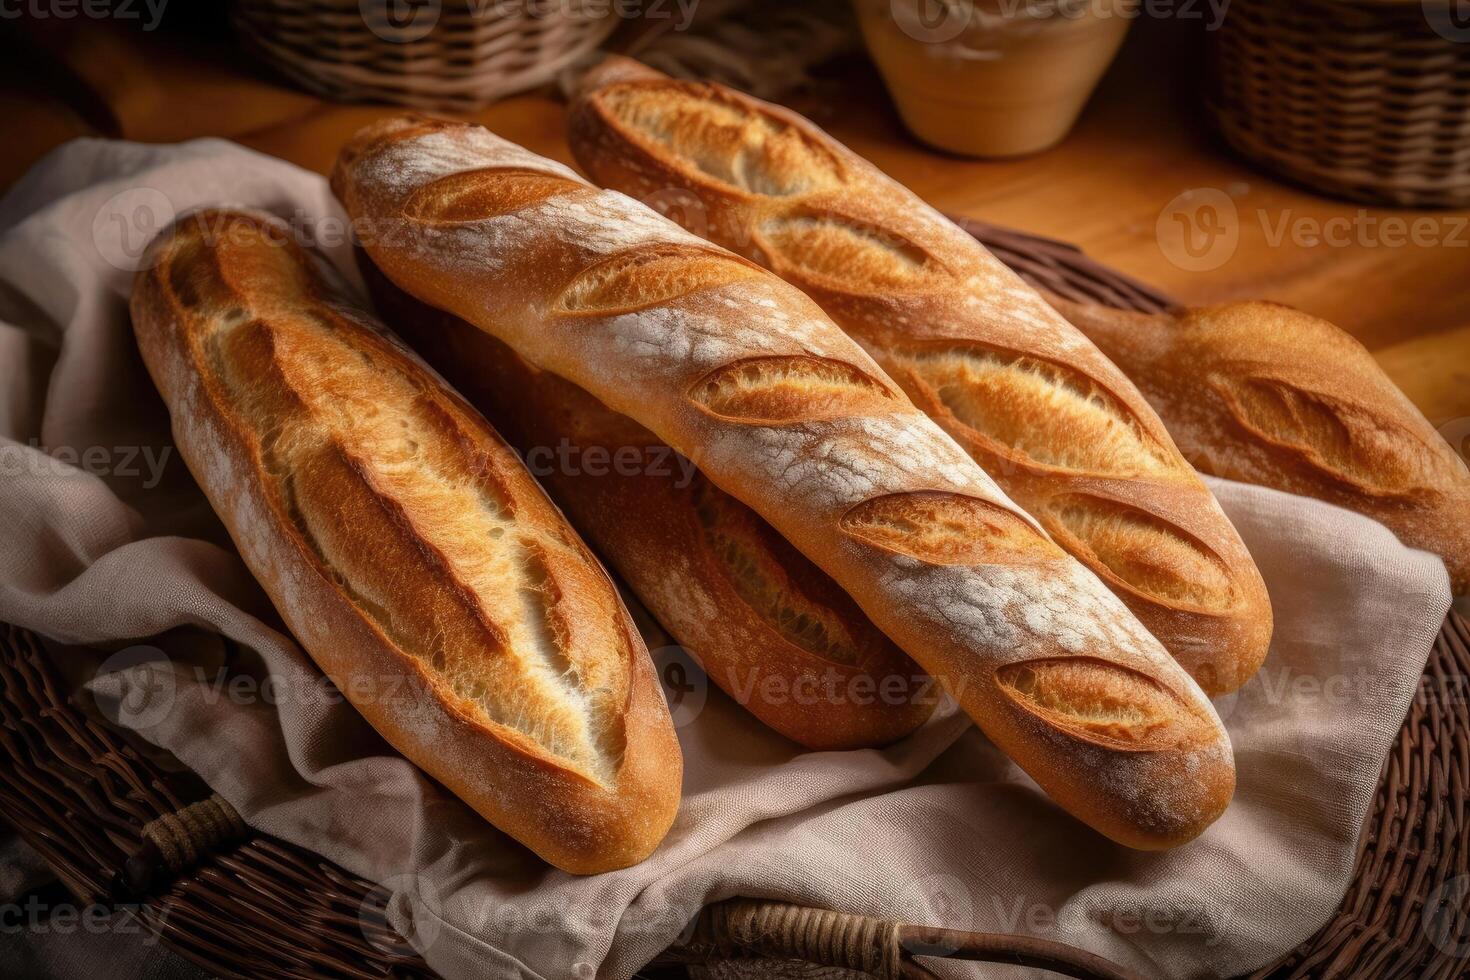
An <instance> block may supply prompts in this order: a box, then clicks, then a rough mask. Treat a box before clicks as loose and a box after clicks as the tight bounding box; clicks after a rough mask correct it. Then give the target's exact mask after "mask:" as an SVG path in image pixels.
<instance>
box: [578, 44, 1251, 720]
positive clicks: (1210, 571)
mask: <svg viewBox="0 0 1470 980" xmlns="http://www.w3.org/2000/svg"><path fill="white" fill-rule="evenodd" d="M568 139H569V142H570V144H571V148H572V152H573V154H574V155H575V156H576V158H577V161H578V162H579V163H580V164H581V165H582V168H583V170H584V171H586V172H587V174H588V175H589V176H591V178H592V179H593V181H594V182H596V183H599V184H601V185H603V186H605V187H609V188H612V189H614V190H618V191H623V192H624V193H627V194H630V195H632V196H634V197H637V198H640V199H642V200H645V201H651V202H654V203H656V204H658V205H661V209H662V210H665V211H667V212H668V213H669V214H670V215H672V216H674V217H676V218H677V219H678V220H679V221H680V222H681V223H683V224H684V225H685V226H686V227H687V228H689V229H690V230H692V231H694V232H696V233H697V234H701V235H703V236H705V237H707V238H709V239H710V240H711V241H714V242H715V243H717V244H719V245H723V246H725V247H726V248H729V249H731V250H732V251H734V252H737V253H739V254H740V255H743V256H745V257H747V258H749V259H752V260H754V261H756V262H759V263H761V264H762V265H764V266H767V267H768V268H770V269H772V270H773V271H775V272H776V273H777V274H778V275H780V276H781V277H782V278H784V279H786V280H787V281H788V282H791V283H792V284H793V285H795V286H797V287H798V288H800V289H801V290H803V291H804V292H805V293H807V295H809V296H811V297H812V298H813V299H815V300H816V301H817V302H818V303H819V304H820V305H821V306H822V308H823V309H824V310H825V311H826V312H827V313H828V315H830V316H831V317H832V319H833V320H835V321H836V322H837V323H838V325H839V326H841V327H842V328H843V329H844V330H846V331H847V332H848V333H849V334H850V335H851V336H852V337H853V338H854V339H855V340H857V341H858V342H859V343H860V344H862V346H863V347H864V348H865V349H866V350H867V351H868V353H869V354H871V355H872V356H873V358H874V360H876V361H877V362H878V364H879V365H881V366H882V367H883V369H884V370H885V371H887V372H888V374H889V376H891V377H892V378H893V379H894V380H896V381H897V382H898V383H899V384H900V385H901V386H902V387H903V389H904V391H905V392H906V393H907V394H908V396H909V397H910V398H911V399H912V400H913V401H914V403H915V404H916V405H918V406H919V407H920V408H921V409H923V410H924V411H925V412H927V413H928V414H929V415H930V416H931V417H932V418H933V419H934V420H935V421H937V422H938V423H939V424H940V425H941V426H943V427H944V428H945V430H946V431H948V432H949V434H950V435H951V436H953V437H954V438H955V440H956V441H958V442H959V443H960V445H961V446H963V447H964V448H965V449H966V450H967V451H968V452H969V453H970V454H971V455H972V456H974V457H975V459H976V461H978V462H979V463H980V465H981V466H983V467H984V468H985V471H986V472H987V473H989V474H990V475H991V476H992V477H994V478H995V479H996V481H997V482H998V483H999V484H1000V485H1001V487H1002V488H1003V489H1004V490H1005V492H1006V493H1007V494H1008V495H1009V496H1010V497H1011V498H1012V499H1013V500H1015V501H1016V503H1018V504H1020V505H1021V507H1022V508H1024V509H1025V510H1026V511H1028V512H1029V513H1030V514H1031V515H1032V516H1034V517H1035V518H1036V519H1037V520H1038V521H1039V522H1040V523H1041V525H1042V526H1043V527H1044V528H1045V529H1046V530H1047V531H1048V532H1049V533H1050V534H1051V536H1052V538H1053V539H1054V540H1055V541H1056V542H1057V543H1058V544H1060V545H1061V546H1062V547H1063V548H1065V549H1066V550H1067V551H1069V552H1070V553H1071V554H1073V555H1074V556H1075V557H1077V558H1078V559H1079V560H1081V561H1082V562H1083V563H1084V564H1086V565H1087V566H1088V567H1089V568H1090V569H1091V570H1092V571H1093V572H1094V573H1095V574H1096V575H1097V576H1098V577H1099V578H1101V579H1102V580H1103V582H1104V583H1106V584H1107V585H1108V586H1109V587H1110V588H1111V589H1112V590H1113V591H1114V592H1115V593H1116V594H1117V595H1118V596H1119V597H1120V598H1121V599H1122V600H1123V601H1124V602H1125V603H1127V605H1128V607H1129V608H1130V609H1132V610H1133V612H1134V614H1135V615H1137V616H1138V618H1139V619H1140V620H1142V622H1143V624H1144V625H1145V626H1147V627H1148V628H1149V629H1150V630H1151V631H1152V632H1153V634H1154V635H1155V636H1156V637H1158V638H1159V640H1160V641H1162V642H1163V644H1164V646H1165V648H1167V649H1168V650H1169V652H1170V653H1172V654H1173V655H1174V657H1175V658H1176V659H1177V660H1178V661H1179V662H1180V663H1181V664H1183V665H1184V667H1185V669H1187V670H1188V671H1189V672H1190V674H1192V675H1193V676H1194V678H1195V680H1197V681H1198V682H1199V683H1200V685H1201V686H1202V687H1203V688H1204V689H1205V691H1206V692H1207V693H1210V694H1221V693H1225V692H1228V691H1233V690H1235V689H1236V688H1238V687H1239V686H1240V685H1241V684H1243V683H1245V681H1246V680H1247V679H1248V678H1249V677H1250V676H1251V675H1252V674H1254V673H1255V672H1256V669H1257V668H1258V667H1259V666H1260V664H1261V661H1262V660H1263V659H1264V658H1265V655H1266V650H1267V647H1268V646H1269V644H1270V638H1271V605H1270V601H1269V599H1268V598H1267V596H1266V589H1265V585H1264V584H1263V582H1262V581H1261V577H1260V573H1259V572H1258V571H1257V570H1256V567H1255V564H1254V563H1253V562H1252V561H1251V557H1250V555H1249V553H1248V552H1247V551H1246V548H1245V546H1244V544H1243V543H1242V542H1241V540H1240V537H1239V535H1237V534H1236V532H1235V528H1234V527H1233V526H1231V524H1230V521H1229V519H1228V518H1226V516H1225V514H1224V512H1223V511H1221V509H1220V507H1219V505H1218V504H1217V503H1216V502H1215V499H1214V497H1213V496H1212V495H1211V493H1210V491H1209V489H1208V488H1207V487H1206V486H1205V485H1204V483H1203V482H1202V481H1201V480H1200V479H1199V476H1198V475H1197V474H1196V473H1195V472H1194V470H1193V469H1191V468H1190V466H1189V465H1188V463H1187V462H1185V460H1184V459H1183V458H1182V457H1181V456H1180V454H1179V452H1178V450H1177V449H1176V448H1175V446H1174V443H1173V442H1172V441H1171V440H1170V438H1169V434H1168V432H1167V431H1166V430H1165V428H1164V426H1163V424H1162V423H1161V422H1160V421H1159V419H1158V417H1157V416H1156V415H1155V414H1154V412H1153V410H1152V409H1150V407H1149V405H1148V402H1147V401H1146V400H1145V399H1144V397H1143V396H1142V395H1141V394H1139V392H1138V390H1137V389H1136V388H1134V386H1133V385H1132V384H1130V383H1129V381H1128V379H1127V378H1126V377H1124V375H1123V373H1122V372H1120V371H1119V370H1118V369H1117V368H1116V367H1115V366H1114V365H1113V364H1112V363H1111V362H1109V361H1108V359H1107V358H1106V357H1104V356H1103V354H1102V353H1101V352H1099V351H1098V349H1097V348H1096V347H1095V346H1093V345H1092V344H1091V343H1089V342H1088V341H1087V338H1086V337H1084V336H1083V335H1082V334H1080V333H1078V331H1076V330H1075V329H1073V328H1072V327H1071V326H1070V325H1068V324H1067V322H1066V321H1065V320H1064V319H1062V318H1061V317H1059V316H1057V315H1056V313H1055V312H1054V311H1052V310H1051V309H1050V308H1049V307H1048V306H1047V305H1046V303H1045V302H1044V301H1043V300H1042V298H1041V297H1040V296H1039V295H1038V294H1037V293H1036V292H1035V291H1034V290H1032V289H1031V288H1030V287H1028V286H1027V285H1025V284H1024V283H1023V282H1022V281H1021V280H1020V279H1019V278H1018V277H1017V276H1016V275H1015V274H1014V273H1013V272H1011V271H1010V270H1009V269H1008V268H1006V266H1005V265H1004V264H1002V263H1001V262H1000V261H999V260H998V259H996V258H995V257H994V256H992V255H991V254H990V253H989V252H988V251H986V249H985V248H984V247H982V246H981V245H980V244H979V243H977V242H976V241H975V240H974V239H973V238H971V237H970V236H969V235H966V234H965V233H964V232H963V231H961V230H960V229H959V228H957V227H956V226H955V225H954V224H953V223H952V222H950V221H948V220H947V219H945V218H944V217H943V216H941V215H940V214H938V213H937V212H935V211H934V210H933V209H932V208H930V207H928V206H927V205H926V204H924V203H923V202H922V201H920V200H919V199H918V198H917V197H916V196H915V195H914V194H912V193H911V192H910V191H908V190H907V189H906V188H904V187H902V186H900V185H899V184H897V183H896V182H894V181H893V180H891V179H889V178H888V177H887V176H885V175H884V174H882V173H881V172H879V171H878V170H877V168H875V167H873V166H872V165H871V164H869V163H868V162H867V161H865V160H863V159H862V158H861V157H859V156H857V155H856V154H855V153H853V152H852V151H851V150H849V149H847V147H845V146H843V145H842V144H840V143H838V142H837V141H836V140H834V139H832V138H831V137H829V136H828V135H827V134H826V133H824V132H822V131H821V130H820V129H818V128H817V127H816V126H814V125H813V124H812V123H810V122H809V121H807V120H806V119H804V118H802V117H801V116H798V115H796V114H795V113H792V112H789V111H787V110H784V109H781V108H779V107H777V106H773V105H770V104H769V103H765V102H761V101H759V100H757V99H753V98H750V97H748V96H745V95H742V94H740V93H738V92H734V91H731V90H729V89H726V88H724V87H722V86H719V85H709V84H699V83H692V82H683V81H678V80H675V79H672V78H669V77H668V76H666V75H663V74H662V73H660V72H656V71H653V70H652V69H649V68H646V67H644V66H642V65H639V64H638V63H637V62H634V61H630V60H628V59H626V58H616V57H614V58H609V59H607V60H606V61H604V62H603V63H602V64H600V65H598V66H597V67H596V68H594V69H593V70H592V71H591V72H589V73H588V74H587V75H586V77H585V78H584V79H583V83H582V89H581V93H580V95H579V97H578V98H577V99H575V100H574V102H573V105H572V108H571V112H570V115H569V116H568Z"/></svg>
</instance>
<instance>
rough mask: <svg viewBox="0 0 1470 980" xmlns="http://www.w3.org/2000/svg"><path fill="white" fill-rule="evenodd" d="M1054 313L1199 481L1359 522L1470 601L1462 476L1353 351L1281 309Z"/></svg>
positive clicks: (1397, 394)
mask: <svg viewBox="0 0 1470 980" xmlns="http://www.w3.org/2000/svg"><path fill="white" fill-rule="evenodd" d="M1051 303H1052V305H1053V306H1055V307H1056V308H1057V309H1058V310H1059V311H1060V312H1061V313H1062V314H1063V315H1064V316H1066V317H1067V319H1069V320H1071V321H1072V322H1073V323H1074V324H1076V325H1077V327H1078V328H1079V329H1081V330H1082V331H1083V332H1084V333H1086V334H1087V335H1088V336H1089V337H1091V338H1092V340H1093V342H1094V343H1096V344H1097V345H1098V346H1099V347H1101V348H1102V349H1103V350H1104V351H1105V352H1106V353H1107V355H1108V356H1109V357H1111V358H1112V359H1113V360H1115V361H1117V362H1118V364H1119V365H1120V366H1121V367H1122V368H1123V370H1125V371H1127V372H1128V376H1129V377H1130V378H1132V379H1133V381H1134V382H1135V383H1136V384H1137V385H1138V387H1139V388H1140V389H1142V391H1143V393H1144V395H1145V396H1146V397H1147V398H1148V400H1149V402H1150V403H1151V404H1152V405H1153V406H1154V408H1155V409H1156V410H1157V411H1158V413H1159V415H1160V416H1161V417H1162V418H1163V419H1164V423H1165V424H1166V425H1167V426H1168V427H1169V432H1170V433H1171V434H1172V435H1173V436H1174V440H1175V441H1176V442H1177V443H1178V444H1179V447H1180V449H1181V450H1183V452H1184V454H1185V456H1186V457H1187V458H1188V459H1189V460H1190V462H1192V463H1193V464H1194V465H1195V466H1196V467H1197V468H1198V469H1200V470H1201V471H1203V472H1205V473H1212V474H1214V475H1216V476H1221V477H1225V478H1227V479H1231V480H1241V481H1244V482H1246V483H1258V484H1260V485H1262V486H1267V487H1274V488H1275V489H1277V490H1285V491H1286V492H1287V493H1295V494H1301V495H1303V496H1307V497H1315V498H1317V499H1318V500H1325V501H1327V502H1328V503H1332V504H1336V505H1337V506H1339V507H1345V508H1347V509H1348V510H1353V511H1357V512H1358V513H1360V514H1366V515H1367V516H1369V517H1372V518H1373V519H1375V520H1377V521H1379V522H1381V523H1382V524H1384V525H1386V526H1387V527H1388V528H1389V529H1390V530H1392V531H1393V532H1394V533H1395V534H1397V535H1398V536H1399V539H1400V540H1402V541H1403V542H1404V543H1405V544H1407V545H1409V546H1411V547H1414V548H1422V549H1424V550H1425V551H1432V552H1434V553H1435V554H1437V555H1439V556H1440V557H1441V558H1443V559H1444V562H1445V565H1446V566H1447V567H1448V569H1449V573H1450V580H1451V583H1452V585H1453V587H1454V591H1455V593H1456V594H1457V595H1463V594H1465V593H1467V592H1470V472H1467V469H1466V466H1465V461H1464V459H1462V458H1461V457H1460V456H1459V455H1457V454H1456V453H1455V451H1454V450H1453V449H1452V448H1451V447H1450V446H1449V445H1448V444H1447V443H1446V442H1445V440H1444V439H1443V438H1442V437H1441V436H1440V434H1439V433H1438V432H1436V431H1435V429H1434V426H1433V425H1431V424H1430V423H1429V420H1428V419H1426V418H1425V417H1424V416H1423V415H1422V414H1421V413H1420V412H1419V410H1418V409H1417V408H1415V407H1414V404H1413V402H1411V401H1409V399H1408V398H1407V397H1405V396H1404V393H1403V392H1402V391H1400V390H1399V389H1398V387H1397V386H1395V385H1394V383H1393V382H1392V381H1391V380H1389V378H1388V375H1386V374H1384V373H1383V369H1382V368H1380V367H1379V366H1378V362H1377V361H1375V360H1374V359H1373V355H1372V354H1370V353H1369V352H1368V350H1367V348H1365V347H1364V346H1363V345H1362V344H1360V343H1358V342H1357V341H1356V340H1354V339H1353V338H1352V337H1351V336H1349V335H1348V334H1347V333H1345V332H1344V331H1342V330H1340V329H1339V328H1337V327H1335V326H1333V325H1332V324H1331V323H1328V322H1327V321H1326V320H1322V319H1319V318H1318V317H1314V316H1310V315H1308V314H1306V313H1303V312H1301V311H1300V310H1294V309H1292V308H1291V307H1289V306H1282V305H1280V304H1277V303H1266V302H1244V303H1229V304H1226V305H1223V306H1213V307H1206V308H1203V309H1188V310H1179V311H1175V312H1172V313H1159V314H1142V313H1125V312H1121V311H1118V310H1111V309H1107V308H1105V307H1100V306H1093V305H1090V304H1083V303H1074V302H1069V301H1067V300H1062V299H1059V298H1052V299H1051Z"/></svg>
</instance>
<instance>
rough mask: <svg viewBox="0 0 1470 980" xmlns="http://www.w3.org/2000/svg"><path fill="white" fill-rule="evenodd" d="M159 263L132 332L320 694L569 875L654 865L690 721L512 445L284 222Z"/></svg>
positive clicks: (222, 229)
mask: <svg viewBox="0 0 1470 980" xmlns="http://www.w3.org/2000/svg"><path fill="white" fill-rule="evenodd" d="M152 248H153V249H154V250H155V251H154V252H153V257H154V258H155V259H156V261H151V262H150V267H148V268H146V269H145V271H143V272H141V273H139V275H138V277H137V280H136V282H135V284H134V289H133V296H132V302H131V309H132V316H133V325H134V330H135V332H136V334H137V339H138V346H139V348H140V350H141V351H142V354H143V360H144V362H145V363H146V364H147V367H148V371H149V373H150V374H151V375H152V377H153V380H154V383H155V384H156V385H157V386H158V390H159V392H160V393H161V394H162V395H163V399H164V401H165V403H167V405H168V408H169V413H170V416H171V417H172V422H173V432H174V438H175V441H176V442H177V443H178V447H179V452H180V454H181V455H182V456H183V457H184V459H185V460H186V461H187V463H188V465H189V469H190V471H191V472H192V473H193V474H194V477H195V479H196V480H197V481H198V482H199V485H200V487H201V488H203V490H204V492H205V494H206V496H208V498H209V501H210V503H211V504H212V505H213V506H214V509H215V511H216V512H217V513H218V514H219V516H220V518H221V519H222V520H223V521H224V523H225V526H226V527H227V528H228V529H229V532H230V535H231V537H232V538H233V539H234V541H235V544H236V546H237V547H238V548H239V550H240V554H241V556H242V557H243V558H244V560H245V563H246V565H247V566H249V568H250V570H251V571H252V572H253V573H254V574H255V576H256V578H258V579H259V580H260V583H261V585H262V586H263V587H264V588H265V590H266V592H267V593H269V595H270V597H271V599H272V601H273V602H274V603H275V606H276V608H277V609H278V610H279V611H280V613H281V616H282V618H283V619H284V620H285V622H286V624H287V625H288V626H289V627H290V628H291V630H292V632H294V633H295V635H296V636H297V638H298V639H299V640H300V641H301V644H302V646H303V647H305V649H306V650H307V652H308V653H309V654H310V655H311V656H312V658H313V659H314V660H316V662H317V664H318V665H319V666H320V667H321V668H322V670H323V672H325V673H326V675H327V676H328V677H330V678H331V680H332V681H333V682H334V683H335V684H336V685H337V687H338V688H339V689H340V690H341V691H342V692H343V693H344V694H345V695H346V696H347V698H348V699H349V700H350V701H351V702H352V704H353V705H354V706H355V707H356V708H357V709H358V711H360V712H361V713H362V715H363V716H364V717H365V718H366V719H367V720H368V722H369V723H371V724H372V726H373V727H374V728H376V729H377V730H378V732H379V733H380V734H382V736H383V737H384V738H385V739H387V740H388V741H389V742H390V743H391V744H392V745H393V746H394V747H395V748H397V749H398V750H399V751H400V752H402V753H403V754H404V755H405V756H407V757H408V758H409V759H410V760H411V761H413V762H414V763H415V764H417V765H418V766H419V767H420V768H421V769H423V770H424V771H425V772H427V773H429V774H430V775H432V776H433V777H434V778H436V779H438V780H439V781H440V782H441V783H443V784H444V785H445V786H447V787H448V788H449V789H450V790H452V791H453V792H454V793H455V794H457V795H458V796H459V797H460V798H461V799H463V800H464V801H465V802H466V803H468V804H469V805H470V806H471V807H473V808H474V809H475V810H477V811H478V812H479V813H480V814H482V815H483V816H484V817H485V818H486V819H487V820H489V821H490V822H491V823H492V824H494V825H495V826H497V827H499V828H500V829H501V830H503V831H505V832H506V833H507V834H510V835H511V836H512V837H514V838H516V839H517V840H519V841H521V842H522V843H524V844H525V845H526V846H527V847H529V848H531V850H533V851H535V852H536V853H537V854H539V855H540V856H541V857H543V858H544V859H545V860H547V861H549V862H550V863H552V864H554V865H556V866H557V867H560V868H563V869H565V870H567V871H572V872H576V873H584V874H585V873H593V872H598V871H606V870H611V869H613V868H619V867H623V866H626V865H629V864H632V863H634V862H636V861H639V860H641V859H642V858H643V857H645V856H646V855H647V854H648V853H649V852H651V851H652V850H653V848H654V847H655V846H656V845H657V844H658V842H659V841H660V840H661V839H662V838H663V836H664V833H665V832H666V831H667V830H668V827H669V825H670V823H671V822H672V820H673V818H674V813H675V810H676V809H677V807H678V802H679V786H680V772H681V767H682V764H681V759H680V755H679V749H678V743H677V741H676V740H675V738H674V732H673V725H672V722H671V720H670V718H669V714H668V708H667V706H666V705H665V704H664V700H663V696H662V692H661V691H660V690H659V687H658V682H657V678H656V677H655V675H654V672H653V667H652V663H651V661H650V660H649V658H648V656H647V651H646V650H645V649H644V647H643V644H642V641H641V639H640V638H639V636H638V634H637V632H636V631H635V630H634V628H633V624H632V621H631V619H630V618H629V616H628V613H627V610H626V609H624V607H623V605H622V603H621V601H620V600H619V598H618V596H617V593H616V591H615V589H614V586H613V584H612V581H611V580H610V579H609V577H608V576H607V573H606V572H605V571H604V570H603V569H602V567H601V566H600V565H599V564H598V563H597V560H596V559H595V558H594V557H593V556H592V555H591V553H590V552H589V551H588V550H587V548H586V546H585V545H583V544H582V542H581V541H580V539H578V538H577V536H576V533H575V532H574V531H573V530H572V529H571V527H570V526H569V525H568V524H567V523H566V521H565V519H564V518H562V516H561V514H560V513H558V512H557V510H556V508H555V507H554V506H553V505H552V503H551V502H550V501H549V500H548V499H546V497H545V495H544V494H543V493H542V492H541V490H540V488H539V487H538V486H537V485H536V482H535V481H534V480H533V479H532V478H531V476H530V474H528V473H527V472H526V471H525V469H524V468H523V467H522V466H521V465H520V462H519V461H518V460H517V458H516V456H515V454H514V452H513V451H512V450H511V449H510V447H509V446H507V445H506V444H505V443H504V442H502V441H501V440H500V438H499V437H498V436H497V435H496V434H495V432H494V430H493V429H491V428H490V426H489V425H488V424H486V422H485V421H484V419H482V418H480V417H479V416H478V415H476V414H475V413H474V412H473V410H471V409H470V408H469V407H468V406H467V405H465V404H464V403H463V402H462V401H461V400H460V399H459V398H458V397H457V396H456V395H454V394H453V392H452V391H451V390H450V389H449V388H448V387H447V386H446V385H445V384H444V383H443V382H442V381H441V380H440V379H439V378H437V377H436V376H435V375H434V374H433V373H432V372H431V371H429V370H428V369H427V368H426V367H424V366H423V364H422V363H421V362H419V361H418V360H417V359H415V358H413V357H412V356H411V355H409V354H408V353H407V352H406V351H405V350H404V349H403V348H402V347H401V346H400V345H399V344H398V343H397V342H396V341H395V340H393V339H390V338H389V337H388V336H386V335H385V334H384V333H383V332H382V328H381V327H380V326H379V325H378V324H376V323H375V322H373V321H372V320H371V319H370V318H368V316H367V315H366V314H365V313H363V312H361V311H360V310H358V309H356V308H354V307H353V306H352V304H351V301H350V299H349V298H348V296H347V294H346V292H345V290H344V287H343V286H342V284H341V283H340V281H339V280H338V279H337V278H336V277H335V275H334V274H332V272H331V270H330V268H329V267H328V266H326V264H325V263H324V262H321V261H320V260H319V259H317V258H316V257H315V256H312V255H311V254H309V253H307V252H306V251H304V250H303V249H301V248H300V247H298V246H296V245H295V244H294V243H292V242H291V241H290V233H289V230H288V229H287V228H286V226H285V225H284V224H282V223H280V222H278V221H276V220H275V219H273V218H271V217H269V216H266V215H260V214H255V213H251V212H235V211H206V212H200V213H197V214H196V215H194V216H191V217H187V218H185V219H182V220H181V221H180V222H179V223H177V224H175V225H174V226H173V227H172V228H170V229H168V230H166V231H165V232H163V233H162V234H161V235H159V237H158V239H157V240H156V241H155V243H154V244H153V246H152Z"/></svg>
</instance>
